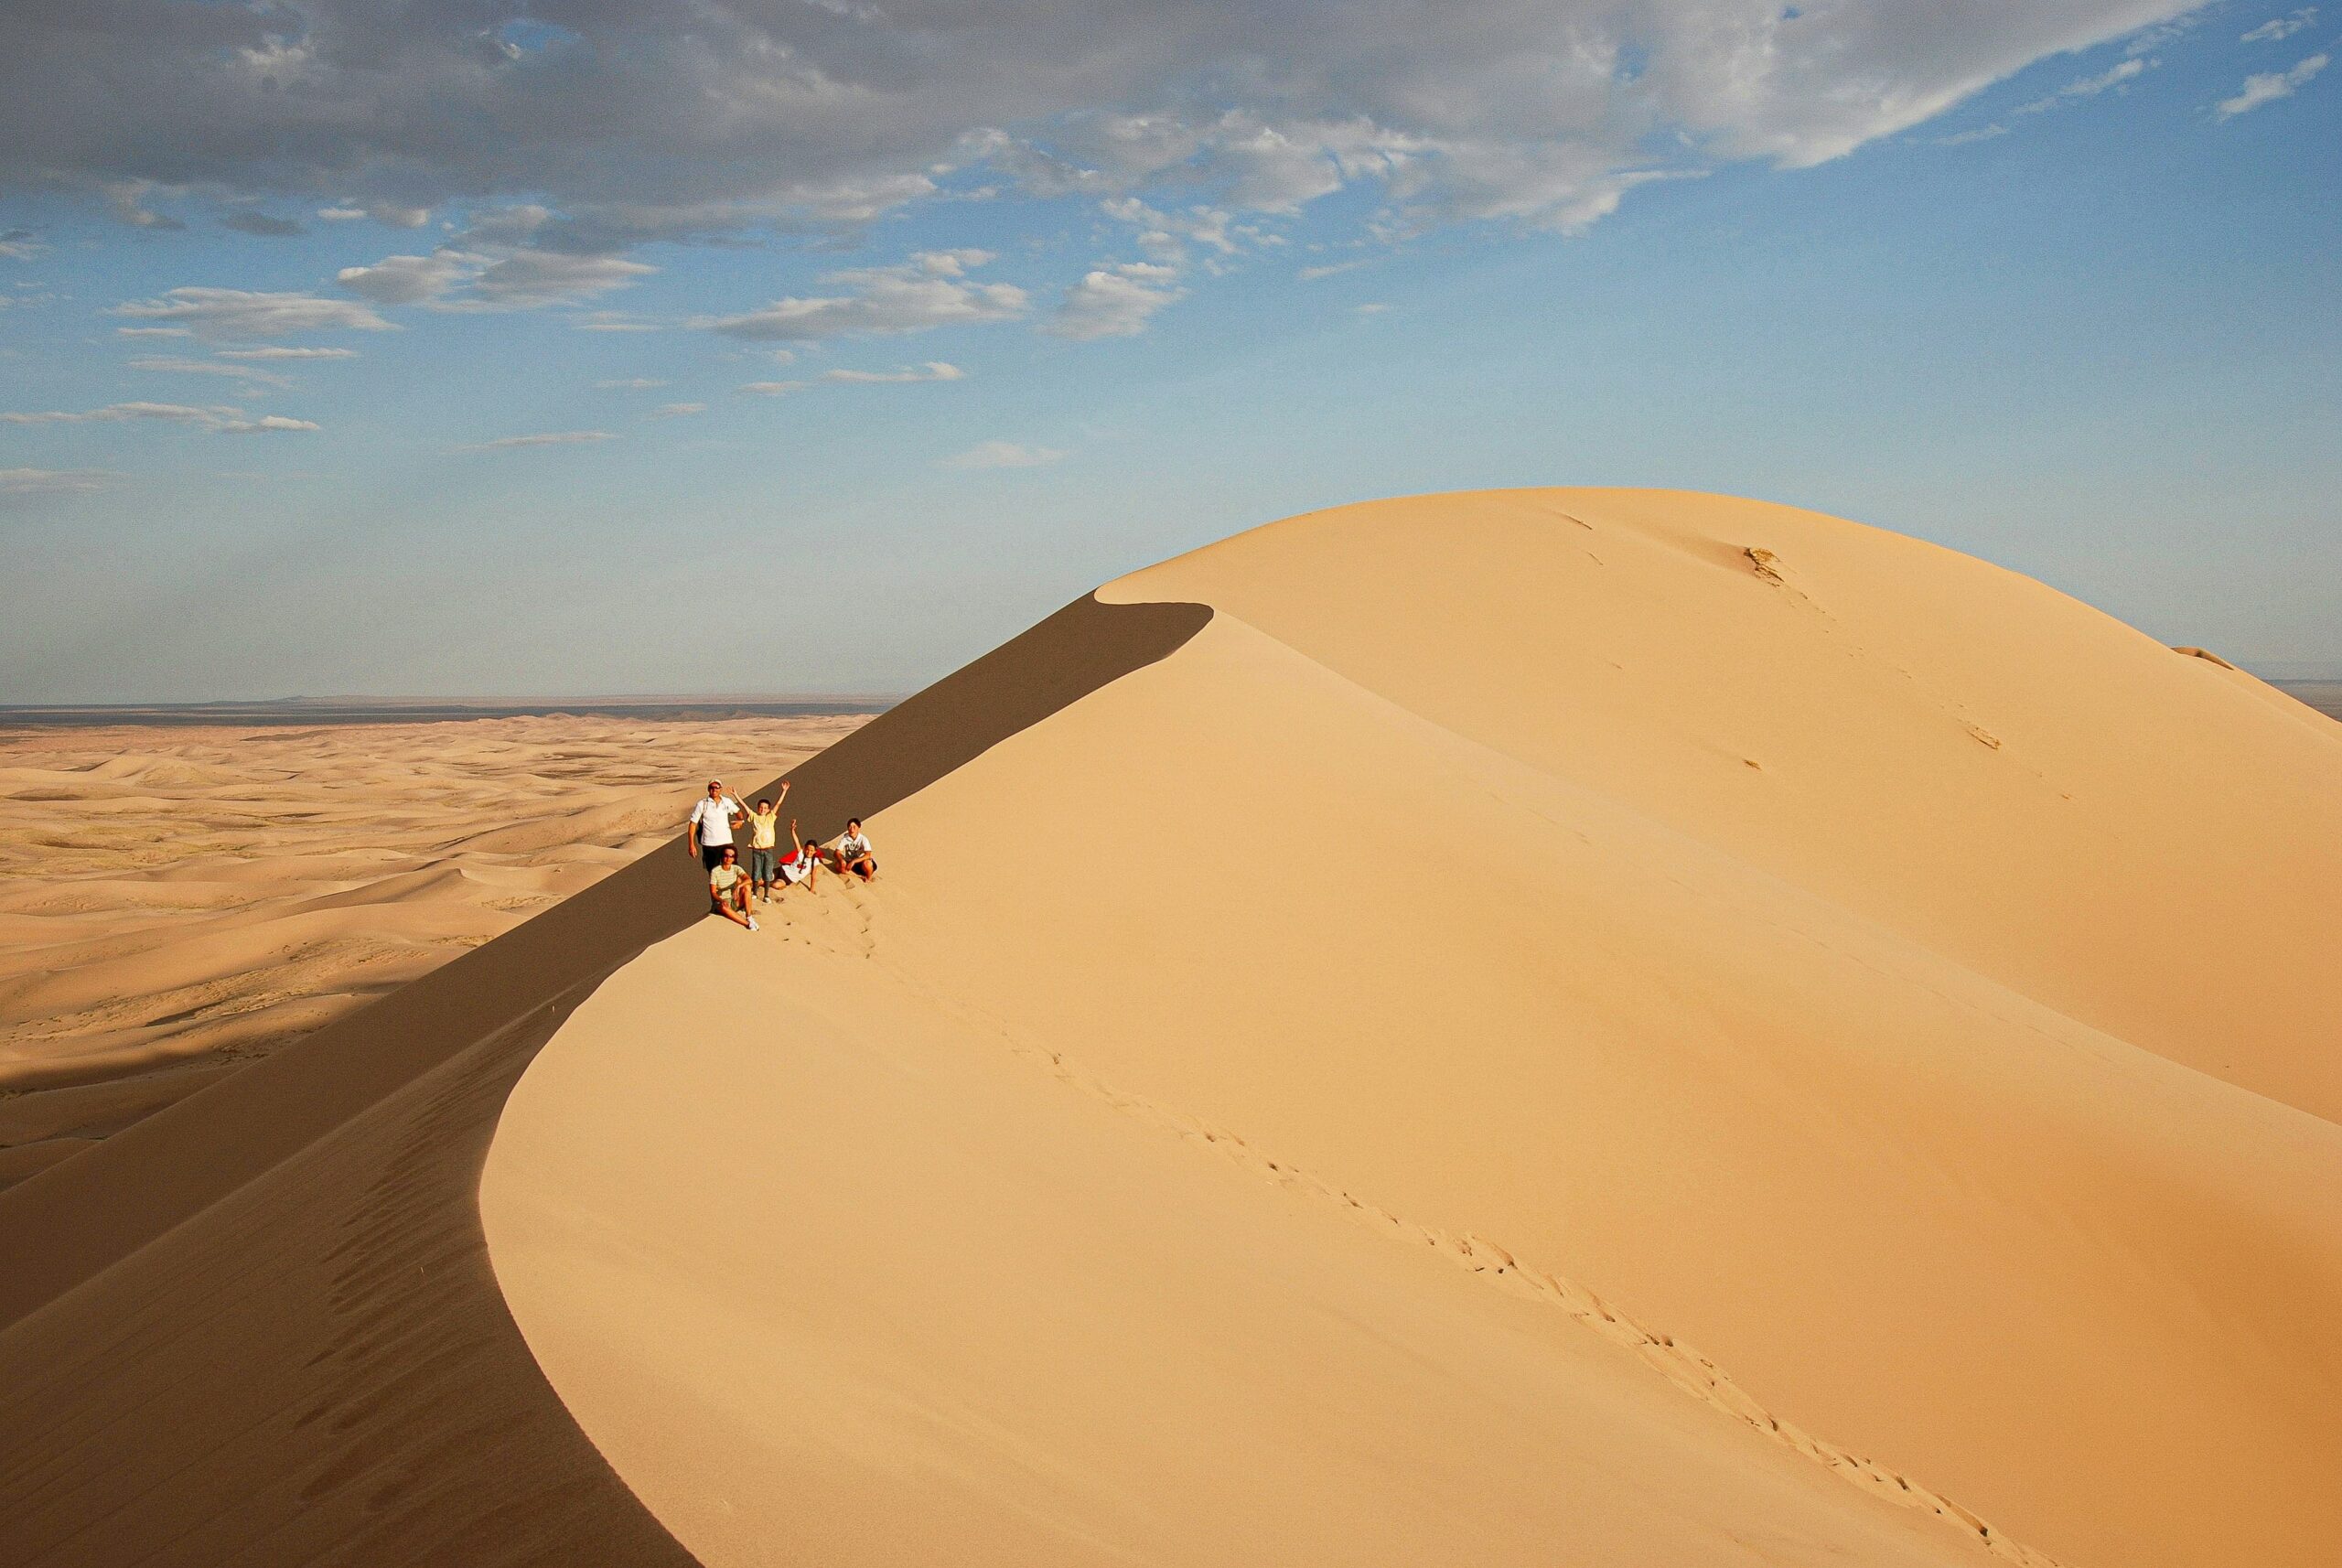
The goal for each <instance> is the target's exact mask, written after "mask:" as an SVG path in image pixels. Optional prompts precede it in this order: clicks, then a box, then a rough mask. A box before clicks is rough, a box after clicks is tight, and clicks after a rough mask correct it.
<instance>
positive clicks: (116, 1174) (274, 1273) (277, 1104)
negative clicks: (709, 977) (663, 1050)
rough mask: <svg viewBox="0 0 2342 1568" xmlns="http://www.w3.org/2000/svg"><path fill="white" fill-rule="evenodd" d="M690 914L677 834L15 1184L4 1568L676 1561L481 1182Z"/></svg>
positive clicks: (966, 678)
mask: <svg viewBox="0 0 2342 1568" xmlns="http://www.w3.org/2000/svg"><path fill="white" fill-rule="evenodd" d="M1210 615H1211V612H1210V610H1209V608H1207V607H1203V606H1200V605H1185V604H1156V605H1135V606H1109V605H1105V604H1101V603H1100V602H1098V601H1097V600H1095V599H1094V598H1088V597H1085V598H1082V599H1080V600H1078V601H1076V602H1075V603H1074V604H1072V605H1069V606H1068V607H1066V608H1064V609H1062V610H1060V611H1058V613H1057V614H1056V615H1054V616H1052V617H1050V618H1048V619H1047V620H1045V621H1043V622H1041V623H1040V624H1039V625H1038V626H1036V627H1034V628H1032V629H1031V630H1029V631H1027V632H1026V633H1024V634H1023V635H1022V636H1020V637H1018V638H1016V639H1014V640H1013V641H1011V642H1008V643H1006V644H1005V645H1004V646H1003V647H1001V648H999V649H997V650H994V651H993V652H992V653H989V654H987V655H985V656H984V657H983V658H982V659H980V660H976V661H975V662H974V663H972V664H971V665H969V666H967V667H966V668H965V669H963V670H961V671H958V672H957V673H955V674H953V675H951V676H949V677H947V678H945V679H944V680H942V681H940V682H937V683H936V684H935V685H933V686H930V687H929V688H928V689H927V690H926V691H924V692H922V693H919V695H917V696H915V697H912V698H911V699H909V700H908V701H907V702H905V703H901V704H899V705H898V706H897V707H896V708H894V709H892V710H891V711H889V712H888V713H886V714H883V715H881V716H880V717H879V718H877V719H876V720H874V721H873V722H872V723H871V724H869V725H866V726H865V727H864V728H863V729H861V730H858V731H856V732H855V733H854V734H853V735H852V736H848V737H847V738H846V739H844V740H843V741H841V742H839V743H838V744H837V745H836V746H833V747H831V748H830V749H829V750H828V751H826V752H823V753H822V755H820V756H819V757H814V758H812V759H811V761H808V762H807V763H805V764H804V765H803V766H801V767H800V768H795V769H793V770H792V772H791V775H790V777H791V778H792V779H794V781H795V787H794V789H792V791H791V794H790V808H789V809H790V813H791V814H793V815H795V816H798V817H800V818H801V819H802V820H803V822H805V824H806V826H807V828H808V829H810V830H811V831H812V832H819V833H822V834H829V833H833V832H837V831H838V830H839V828H841V827H842V826H843V823H844V821H845V819H846V818H847V817H848V816H849V815H869V814H873V813H876V811H880V810H883V809H884V808H885V807H886V806H888V805H891V804H893V803H894V802H895V801H897V800H901V799H903V798H904V797H906V796H908V795H910V794H912V793H914V792H916V791H917V790H919V789H922V788H924V787H925V786H926V785H928V784H929V783H930V782H932V781H933V780H935V779H939V778H940V777H942V776H943V775H945V774H947V773H949V772H951V770H952V769H954V768H958V767H960V766H961V765H962V763H964V762H966V761H968V760H969V759H971V758H972V757H976V756H977V755H978V754H980V753H981V752H983V751H984V750H985V749H986V748H988V747H990V746H994V745H995V744H997V743H998V742H1000V741H1002V740H1004V739H1006V738H1007V737H1008V736H1012V735H1014V734H1015V733H1016V732H1017V731H1019V730H1022V729H1024V728H1026V727H1027V726H1028V725H1033V724H1035V723H1037V722H1038V721H1040V720H1041V719H1043V718H1046V717H1047V716H1048V715H1049V714H1052V713H1055V712H1056V711H1058V709H1059V708H1062V707H1065V706H1066V705H1068V704H1069V703H1073V702H1076V701H1078V700H1080V698H1081V697H1083V696H1085V695H1087V694H1088V693H1090V692H1093V691H1095V690H1097V689H1098V688H1099V687H1101V686H1103V685H1105V684H1106V683H1107V682H1111V681H1113V680H1115V679H1116V678H1118V677H1120V676H1122V675H1124V674H1127V673H1129V672H1130V671H1133V670H1137V669H1140V668H1142V667H1144V666H1145V665H1148V664H1152V663H1154V662H1155V661H1157V660H1161V659H1164V658H1166V657H1167V656H1168V655H1169V654H1171V653H1172V652H1173V651H1175V650H1176V649H1178V648H1179V647H1180V646H1181V645H1182V644H1184V643H1185V642H1187V639H1190V638H1192V637H1193V636H1195V634H1196V633H1197V632H1198V631H1199V630H1200V629H1202V628H1203V626H1204V624H1205V623H1206V622H1207V621H1208V620H1209V618H1210ZM770 788H771V787H770V786H768V787H767V789H766V790H765V791H761V792H767V793H768V792H770ZM750 798H751V799H754V796H753V795H751V796H750ZM705 897H706V896H705V893H704V884H703V883H702V882H701V880H700V878H699V876H698V875H697V868H696V866H695V865H693V863H692V862H691V861H690V860H689V859H688V858H687V857H686V856H685V855H683V854H681V853H679V852H678V851H677V850H676V849H675V847H674V846H672V845H669V846H666V847H664V848H662V849H661V851H659V852H658V853H656V854H651V855H650V856H647V857H646V858H644V859H643V860H641V861H639V862H637V863H636V864H635V865H631V866H628V868H626V869H625V870H623V871H621V872H619V873H618V874H617V875H613V876H610V877H608V878H607V879H606V880H604V881H602V882H600V883H598V884H596V886H593V887H591V888H589V889H588V890H586V891H585V892H584V893H582V894H580V895H578V896H577V897H575V898H572V899H570V900H568V901H566V902H565V903H563V904H561V905H558V906H556V907H555V908H553V909H550V910H548V911H546V912H545V913H544V914H543V915H542V916H540V917H538V918H535V919H533V920H532V921H530V922H529V923H528V924H526V925H524V926H522V927H521V928H520V929H517V930H514V931H512V932H510V933H509V934H507V935H505V936H503V937H501V938H499V939H498V940H495V941H493V942H490V943H489V944H487V945H486V946H484V947H481V948H479V949H478V950H476V951H474V952H472V953H469V954H467V955H466V956H465V957H463V958H461V959H459V960H457V961H455V962H453V963H451V964H448V965H447V966H446V967H445V968H443V969H440V970H438V971H436V972H434V973H432V974H430V975H429V976H427V977H425V978H424V979H423V980H420V981H417V982H416V983H414V984H412V985H410V986H407V987H405V988H403V989H402V990H400V991H398V992H395V993H392V994H391V995H389V996H387V997H385V998H384V999H382V1000H381V1002H379V1003H377V1004H374V1005H373V1006H371V1007H369V1008H366V1009H365V1010H363V1011H362V1012H360V1013H357V1014H354V1015H350V1016H349V1017H348V1018H345V1019H343V1020H341V1021H339V1022H338V1023H336V1024H333V1025H331V1026H328V1027H326V1028H324V1029H322V1030H320V1031H319V1032H317V1034H316V1035H313V1036H310V1037H309V1038H307V1039H306V1040H305V1041H303V1042H302V1043H301V1044H299V1045H298V1046H296V1047H292V1048H291V1049H289V1050H286V1051H285V1052H283V1053H281V1054H280V1055H277V1056H275V1057H273V1058H269V1059H267V1060H264V1061H262V1062H260V1063H257V1064H255V1065H254V1066H252V1068H250V1069H246V1070H244V1071H242V1072H240V1073H237V1074H235V1075H233V1076H231V1077H230V1078H228V1079H224V1080H223V1081H221V1082H220V1083H219V1084H217V1085H215V1086H214V1087H212V1088H210V1089H208V1090H203V1091H202V1092H199V1093H198V1094H195V1095H193V1096H191V1097H189V1098H188V1099H187V1100H185V1101H181V1102H180V1103H178V1104H177V1105H176V1106H173V1107H172V1108H170V1109H169V1110H167V1111H165V1112H159V1113H157V1114H156V1115H155V1116H153V1117H151V1118H149V1119H147V1120H146V1121H144V1122H140V1123H138V1124H137V1125H135V1126H134V1127H131V1128H130V1129H128V1130H127V1131H125V1132H124V1133H120V1134H118V1135H116V1136H115V1137H113V1138H112V1139H110V1140H108V1141H107V1142H106V1143H104V1144H102V1145H100V1146H98V1147H96V1148H94V1149H92V1150H91V1151H90V1152H88V1153H86V1154H84V1155H77V1156H75V1157H73V1158H71V1159H70V1160H67V1161H66V1162H64V1163H63V1164H61V1165H58V1166H56V1167H54V1168H52V1169H51V1170H49V1171H47V1172H45V1173H43V1174H42V1175H40V1176H36V1177H34V1178H32V1179H31V1180H29V1181H27V1182H26V1183H24V1184H23V1185H22V1186H20V1187H15V1188H12V1189H9V1190H7V1191H5V1192H0V1259H5V1264H6V1266H5V1269H0V1325H4V1326H0V1389H5V1393H4V1394H0V1518H5V1520H7V1521H8V1525H7V1528H6V1530H5V1531H0V1563H6V1564H10V1565H14V1564H33V1563H55V1564H61V1563H75V1564H81V1563H93V1564H103V1563H130V1562H138V1563H224V1562H235V1563H308V1562H315V1561H324V1560H330V1561H332V1562H335V1563H415V1562H440V1563H465V1564H497V1563H674V1564H685V1563H690V1562H691V1561H692V1560H691V1558H690V1557H689V1556H688V1554H686V1553H685V1552H683V1550H682V1548H681V1547H680V1546H678V1545H677V1544H676V1543H675V1542H674V1541H672V1540H671V1538H669V1536H668V1535H667V1534H666V1532H665V1531H664V1530H661V1528H660V1526H659V1525H658V1523H657V1522H656V1521H655V1520H653V1519H652V1518H651V1517H650V1514H649V1513H648V1512H647V1511H646V1510H645V1509H643V1508H642V1507H641V1506H640V1504H639V1503H638V1502H637V1501H636V1500H635V1498H634V1497H633V1495H632V1494H631V1493H630V1492H628V1490H627V1488H626V1487H625V1486H624V1484H623V1483H622V1482H620V1481H619V1480H618V1477H617V1476H616V1475H614V1474H613V1473H612V1472H611V1470H610V1469H609V1467H608V1466H607V1465H606V1464H604V1463H603V1461H602V1459H601V1456H600V1455H599V1454H597V1453H596V1451H595V1449H594V1448H593V1446H592V1445H591V1444H589V1443H588V1442H587V1441H586V1439H585V1436H584V1434H581V1433H580V1432H579V1431H578V1430H577V1428H576V1426H575V1423H573V1422H572V1421H571V1420H570V1418H569V1415H568V1412H566V1410H565V1409H564V1407H563V1405H562V1403H561V1402H560V1400H559V1399H558V1398H557V1397H556V1396H555V1395H554V1393H553V1390H552V1389H551V1388H550V1387H549V1386H548V1385H547V1384H546V1382H545V1380H544V1379H543V1375H542V1374H541V1373H540V1372H539V1370H538V1369H537V1366H536V1363H535V1361H534V1360H533V1359H532V1357H531V1355H530V1353H529V1350H528V1348H527V1346H526V1345H525V1344H524V1343H523V1342H522V1340H521V1335H520V1333H519V1331H518V1330H517V1329H516V1328H515V1327H514V1326H513V1324H512V1321H511V1318H510V1315H509V1314H508V1313H507V1311H506V1309H505V1305H504V1301H503V1297H502V1295H501V1294H500V1293H499V1291H498V1288H497V1284H496V1281H495V1277H494V1275H493V1273H492V1272H491V1270H490V1268H489V1260H488V1255H487V1251H486V1246H485V1243H484V1240H483V1239H482V1236H481V1232H480V1225H479V1217H478V1207H477V1203H476V1190H477V1187H478V1176H479V1170H480V1165H481V1162H482V1160H483V1159H484V1158H485V1156H486V1153H487V1149H488V1145H489V1140H490V1138H491V1137H492V1136H493V1134H494V1132H495V1128H496V1122H497V1117H498V1114H499V1112H500V1110H501V1108H502V1106H503V1103H504V1100H505V1097H506V1095H507V1094H508V1093H509V1092H510V1089H511V1086H512V1084H513V1083H514V1082H515V1081H516V1080H517V1079H519V1077H520V1075H521V1072H522V1071H523V1070H524V1069H526V1068H527V1066H528V1064H529V1062H530V1060H531V1058H532V1057H533V1056H534V1055H535V1054H536V1052H537V1050H538V1048H539V1047H541V1046H543V1043H544V1042H545V1040H546V1039H547V1038H549V1037H550V1036H551V1035H552V1034H553V1031H554V1030H555V1029H556V1028H557V1027H558V1026H560V1024H561V1023H562V1021H563V1020H564V1018H566V1017H567V1016H568V1015H569V1013H570V1011H571V1009H573V1008H574V1007H575V1006H576V1005H577V1004H578V1003H579V1002H580V1001H582V1000H583V999H584V998H585V996H587V995H588V994H590V993H592V992H593V990H594V988H595V987H596V985H598V984H599V983H601V981H602V980H603V979H604V978H605V977H606V976H607V975H608V974H609V973H610V972H612V971H613V970H615V969H617V968H618V966H619V965H621V964H623V963H625V962H626V961H628V959H630V958H632V957H633V956H634V955H635V954H637V953H639V952H640V951H641V950H643V949H644V948H646V947H648V946H649V945H650V944H651V943H654V942H657V941H660V940H663V939H665V938H667V937H669V936H671V935H673V934H675V933H676V932H677V931H680V930H682V929H684V928H685V927H686V926H688V925H689V924H690V923H691V922H692V921H693V920H695V919H698V918H701V917H702V916H703V914H704V911H705V908H706V904H705Z"/></svg>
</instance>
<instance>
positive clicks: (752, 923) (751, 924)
mask: <svg viewBox="0 0 2342 1568" xmlns="http://www.w3.org/2000/svg"><path fill="white" fill-rule="evenodd" d="M748 929H750V930H752V931H753V930H755V929H757V918H756V917H755V916H754V915H751V916H749V917H748Z"/></svg>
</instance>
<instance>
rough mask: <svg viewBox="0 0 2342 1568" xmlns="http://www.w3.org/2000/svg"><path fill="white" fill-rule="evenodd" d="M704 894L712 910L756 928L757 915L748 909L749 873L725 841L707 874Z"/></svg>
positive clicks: (728, 918)
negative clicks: (711, 905) (712, 905)
mask: <svg viewBox="0 0 2342 1568" xmlns="http://www.w3.org/2000/svg"><path fill="white" fill-rule="evenodd" d="M707 896H708V898H709V900H710V902H712V903H713V904H714V909H715V913H717V914H719V915H721V916H723V917H724V918H725V919H727V920H729V921H731V922H732V923H733V924H734V925H736V926H746V927H747V928H748V929H750V930H752V931H753V930H755V929H757V918H756V917H755V916H754V915H751V914H750V913H748V874H747V872H745V871H743V870H741V869H740V852H739V850H738V849H737V848H736V846H734V845H732V844H728V843H727V844H725V846H724V853H723V856H722V858H721V859H719V860H717V861H716V863H715V865H714V869H712V870H710V871H709V872H708V874H707Z"/></svg>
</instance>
